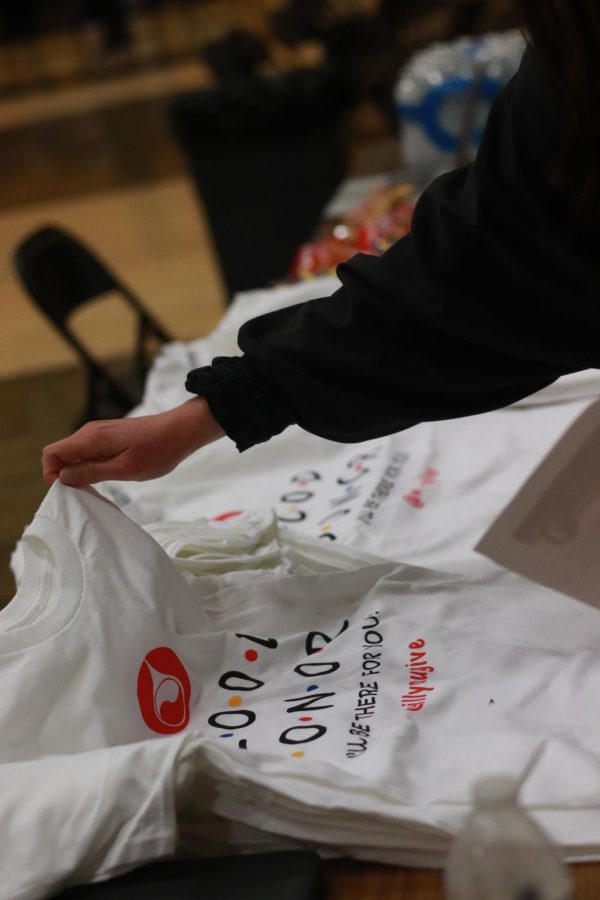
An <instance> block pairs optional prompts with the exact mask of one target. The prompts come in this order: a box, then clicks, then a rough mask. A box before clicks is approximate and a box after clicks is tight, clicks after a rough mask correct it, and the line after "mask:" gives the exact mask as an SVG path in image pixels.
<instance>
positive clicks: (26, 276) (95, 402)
mask: <svg viewBox="0 0 600 900" xmlns="http://www.w3.org/2000/svg"><path fill="white" fill-rule="evenodd" d="M14 264H15V269H16V272H17V274H18V276H19V277H20V279H21V281H22V283H23V285H24V287H25V288H26V290H27V292H28V293H29V295H30V296H31V297H32V299H33V300H34V301H35V303H36V304H37V305H38V306H39V307H40V309H41V310H42V311H43V312H44V313H45V314H46V316H48V318H49V319H50V321H51V322H52V324H53V325H54V326H55V327H56V328H57V329H58V330H59V331H60V333H61V334H62V335H63V337H64V338H65V339H66V340H67V341H68V342H69V344H70V345H71V346H72V347H73V349H74V350H75V351H76V352H77V354H78V355H79V357H80V358H81V360H82V361H83V363H84V365H85V368H86V371H87V404H86V408H85V412H84V414H83V416H82V419H81V422H80V423H78V424H83V422H86V421H90V420H92V419H98V418H102V410H103V409H105V408H106V405H107V403H108V404H109V409H110V414H111V415H123V414H124V413H126V412H127V411H128V410H129V409H131V407H132V406H135V404H136V403H138V402H139V399H140V396H141V390H142V388H143V383H144V379H145V376H146V373H147V371H148V368H149V364H150V359H149V354H148V344H149V340H150V339H151V338H153V339H157V340H159V341H161V342H162V341H170V340H172V338H171V336H170V335H169V334H168V333H167V331H165V329H164V328H163V327H162V325H160V324H159V323H158V322H157V321H156V320H155V319H154V318H153V317H152V316H151V314H150V313H149V312H148V311H147V310H146V309H145V308H144V306H143V305H142V303H141V302H140V300H139V299H138V298H137V297H136V296H135V294H133V293H132V291H131V290H130V289H129V288H128V287H127V286H126V285H125V284H123V282H122V281H120V280H119V279H118V278H117V277H116V276H115V275H114V274H113V273H112V272H111V271H110V269H108V268H107V267H106V266H105V265H104V263H102V262H101V261H100V260H99V259H98V257H97V256H95V254H94V253H93V252H92V251H91V250H90V249H89V248H88V247H86V246H85V245H84V244H82V243H81V242H80V241H79V240H78V239H77V238H75V237H73V236H72V235H70V234H69V233H68V232H66V231H64V230H63V229H62V228H57V227H55V226H48V227H44V228H40V229H39V230H37V231H35V232H34V233H33V234H31V235H29V236H28V237H26V238H25V239H24V240H23V241H22V242H21V243H20V244H19V245H18V247H17V248H16V250H15V252H14ZM113 292H116V293H118V294H120V295H121V297H122V299H123V301H124V302H125V303H126V304H127V305H128V306H129V307H130V308H131V309H132V310H133V312H134V313H135V314H136V317H137V323H136V325H137V336H136V341H135V346H134V353H133V359H132V362H133V374H134V385H133V386H132V384H131V382H130V381H129V380H122V379H120V378H117V377H116V376H115V375H114V374H112V373H111V372H110V371H109V369H108V368H107V366H106V365H105V364H103V363H102V362H101V361H100V360H98V359H97V358H96V356H95V355H94V354H93V352H92V351H91V350H88V349H87V347H85V346H84V345H83V344H82V343H81V341H80V340H79V338H78V337H77V336H76V335H75V334H74V332H73V330H72V328H71V327H70V325H69V320H70V317H71V315H72V313H74V312H75V310H76V309H77V308H78V307H80V306H81V305H82V304H84V303H87V302H88V301H90V300H95V299H97V298H98V297H101V296H102V295H104V294H108V293H113Z"/></svg>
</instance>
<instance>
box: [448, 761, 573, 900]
mask: <svg viewBox="0 0 600 900" xmlns="http://www.w3.org/2000/svg"><path fill="white" fill-rule="evenodd" d="M517 795H518V783H517V782H516V781H514V780H513V779H512V778H508V777H505V776H501V775H498V776H493V777H489V778H484V779H482V780H480V781H478V782H477V783H476V784H475V789H474V801H475V805H474V808H473V811H472V812H471V814H470V815H469V816H468V818H467V821H466V823H465V827H464V829H463V831H462V832H461V833H460V834H459V835H458V836H457V837H456V839H455V841H454V843H453V845H452V847H451V850H450V854H449V857H448V863H447V866H446V897H447V900H571V898H572V896H573V891H572V884H571V878H570V875H569V872H568V869H567V868H566V866H565V865H564V863H563V861H562V859H561V857H560V854H559V853H558V851H557V849H556V848H555V847H554V846H553V844H552V843H551V842H550V841H549V840H548V838H547V837H546V835H545V834H544V832H543V831H542V829H541V828H540V827H539V826H538V825H537V824H536V823H535V822H534V821H533V819H532V818H531V817H530V816H529V815H528V814H527V813H526V812H525V810H524V809H523V808H522V807H521V806H519V803H518V799H517Z"/></svg>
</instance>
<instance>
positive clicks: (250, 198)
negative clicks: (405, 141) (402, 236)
mask: <svg viewBox="0 0 600 900" xmlns="http://www.w3.org/2000/svg"><path fill="white" fill-rule="evenodd" d="M349 99H350V98H349V93H348V90H347V87H346V84H345V82H344V80H343V79H342V78H341V77H340V76H339V74H338V73H337V72H336V70H334V69H332V68H329V67H326V66H323V67H321V68H318V69H311V70H302V71H295V72H290V73H285V74H281V75H277V76H272V77H264V78H252V79H248V80H245V81H243V82H239V83H237V84H234V85H227V86H223V87H218V88H215V89H211V90H202V91H195V92H193V93H187V94H183V95H179V96H177V97H175V98H174V99H173V100H172V101H171V102H170V117H171V122H172V126H173V128H174V130H175V133H176V135H177V138H178V140H179V142H180V144H181V147H182V148H183V150H184V153H185V155H186V158H187V160H188V164H189V167H190V171H191V174H192V177H193V179H194V183H195V185H196V189H197V191H198V194H199V195H200V198H201V201H202V203H203V205H204V208H205V210H206V213H207V217H208V220H209V223H210V226H211V229H212V232H213V237H214V241H215V246H216V250H217V253H218V256H219V259H220V263H221V266H222V270H223V276H224V279H225V283H226V286H227V290H228V293H229V297H230V299H231V297H232V296H233V295H234V294H235V293H236V292H238V291H242V290H249V289H252V288H258V287H264V286H266V285H268V284H270V283H272V282H273V281H276V280H278V279H281V278H284V277H285V276H286V274H287V272H288V271H289V267H290V263H291V261H292V258H293V254H294V250H295V249H296V248H297V247H298V245H299V244H301V243H302V242H303V241H305V240H307V239H308V238H309V237H310V236H311V235H312V234H313V232H314V230H315V228H316V226H317V224H318V222H319V218H320V215H321V212H322V210H323V208H324V207H325V205H326V204H327V201H328V200H329V199H330V197H331V195H332V194H333V192H334V191H335V189H336V187H337V186H338V185H339V184H340V182H341V181H342V180H343V178H344V175H345V172H346V160H347V152H346V146H345V140H344V136H343V127H342V126H343V118H344V116H343V114H344V112H345V111H346V109H347V108H348V105H349Z"/></svg>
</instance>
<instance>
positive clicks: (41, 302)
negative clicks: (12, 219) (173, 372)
mask: <svg viewBox="0 0 600 900" xmlns="http://www.w3.org/2000/svg"><path fill="white" fill-rule="evenodd" d="M14 262H15V267H16V270H17V273H18V275H19V277H20V278H21V280H22V282H23V284H24V286H25V287H26V289H27V291H28V292H29V294H30V295H31V297H32V298H33V299H34V300H35V302H36V303H37V304H38V306H39V307H40V308H41V309H42V310H43V311H44V312H45V313H46V315H47V316H48V317H49V318H50V319H52V321H53V322H54V323H55V324H56V325H58V326H59V327H60V328H63V327H64V325H65V321H66V319H67V318H68V316H69V315H70V313H71V312H72V311H73V310H75V309H76V308H77V307H78V306H80V305H81V304H82V303H85V302H86V301H88V300H93V299H95V298H96V297H99V296H101V295H102V294H106V293H109V292H111V291H120V292H122V293H125V294H126V295H127V296H128V299H130V298H129V292H128V291H127V290H124V288H123V286H122V285H121V283H120V282H119V280H118V279H117V278H116V277H115V276H114V275H113V274H112V272H111V271H110V270H109V269H108V268H107V267H106V266H105V265H104V264H103V263H102V262H101V261H100V260H99V259H98V258H97V257H96V256H95V255H94V254H93V253H92V251H91V250H89V249H88V248H87V247H86V246H85V245H84V244H82V243H81V241H79V240H78V239H77V238H75V237H73V236H72V235H70V234H69V233H68V232H67V231H64V230H63V229H62V228H57V227H55V226H46V227H44V228H40V229H38V230H37V231H35V232H34V233H33V234H30V235H29V236H28V237H26V238H25V239H24V240H23V241H22V242H21V243H20V244H19V246H18V247H17V249H16V250H15V254H14ZM136 305H137V304H136Z"/></svg>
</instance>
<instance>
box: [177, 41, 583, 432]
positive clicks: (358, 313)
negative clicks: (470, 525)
mask: <svg viewBox="0 0 600 900" xmlns="http://www.w3.org/2000/svg"><path fill="white" fill-rule="evenodd" d="M560 140H561V115H560V110H559V106H558V104H557V103H556V102H555V100H554V98H553V94H552V91H551V89H550V87H549V84H548V82H547V78H546V75H545V72H544V70H543V68H542V66H541V64H540V63H539V61H538V60H537V58H536V56H535V51H532V50H529V51H528V52H527V53H526V54H525V57H524V60H523V63H522V64H521V68H520V70H519V72H518V73H517V75H516V76H515V78H514V79H513V80H512V81H511V82H510V83H509V85H508V86H507V87H506V88H505V89H504V91H503V92H502V93H501V94H500V96H499V98H498V99H497V101H496V103H495V104H494V106H493V108H492V111H491V113H490V117H489V120H488V125H487V128H486V131H485V134H484V138H483V141H482V144H481V147H480V151H479V153H478V156H477V159H476V160H475V162H474V163H473V164H472V165H471V166H467V167H465V168H463V169H459V170H456V171H454V172H451V173H449V174H447V175H443V176H442V177H440V178H438V179H437V180H436V181H434V182H433V183H432V185H431V186H430V187H429V188H428V189H427V190H426V191H425V192H424V194H423V195H422V197H421V198H420V200H419V202H418V204H417V207H416V210H415V214H414V219H413V226H412V233H411V234H410V235H409V236H408V237H406V238H404V239H403V240H401V241H399V242H398V243H397V244H395V245H394V246H393V247H392V248H391V249H390V250H388V251H387V253H385V254H384V255H383V256H382V257H380V258H375V257H370V256H365V255H358V256H355V257H354V258H353V259H352V260H351V261H350V262H348V263H346V264H344V265H342V266H340V267H339V269H338V274H339V277H340V279H341V282H342V285H343V286H342V287H341V288H340V290H338V291H337V292H336V293H335V294H334V295H333V296H332V297H330V298H324V299H321V300H312V301H309V302H308V303H304V304H301V305H299V306H295V307H291V308H289V309H283V310H279V311H277V312H273V313H270V314H268V315H265V316H260V317H259V318H256V319H253V320H252V321H250V322H248V323H247V324H246V325H244V326H243V327H242V328H241V330H240V333H239V345H240V347H241V349H242V350H243V351H244V353H245V356H244V357H243V358H241V359H240V358H233V359H231V360H228V359H220V360H219V361H218V362H217V363H216V366H215V367H207V368H204V369H198V370H195V371H194V372H192V373H190V375H189V376H188V381H187V387H188V390H191V391H193V392H195V393H201V394H205V395H206V397H207V400H208V402H209V404H210V405H211V408H212V410H213V413H214V415H215V417H216V418H217V419H218V420H219V421H220V423H221V424H222V426H223V427H224V428H225V430H226V432H227V433H228V434H229V435H230V437H232V438H233V439H234V440H235V441H236V443H237V445H238V447H239V448H240V449H245V448H246V447H248V446H251V445H252V444H253V443H257V442H258V441H261V440H267V439H268V438H269V437H270V436H271V435H272V434H275V433H277V432H279V431H281V430H282V429H283V428H284V427H286V425H287V424H291V423H292V422H297V423H298V424H299V425H300V426H301V427H303V428H304V429H306V430H307V431H310V432H313V433H315V434H318V435H321V436H322V437H326V438H330V439H332V440H336V441H349V442H352V441H361V440H366V439H368V438H373V437H378V436H380V435H383V434H390V433H392V432H395V431H400V430H402V429H404V428H407V427H409V426H410V425H413V424H415V423H417V422H420V421H426V420H436V419H446V418H454V417H457V416H466V415H471V414H474V413H478V412H483V411H486V410H491V409H496V408H499V407H502V406H505V405H507V404H509V403H511V402H514V401H516V400H518V399H520V398H521V397H524V396H526V395H527V394H530V393H533V392H535V391H537V390H539V389H540V388H542V387H544V386H546V385H548V384H550V383H551V382H552V381H554V380H555V379H556V378H557V377H558V376H559V375H561V374H565V373H567V372H572V371H577V370H579V369H583V368H588V367H595V366H598V365H600V277H599V271H600V270H599V265H598V256H599V253H598V248H599V247H600V245H599V244H598V243H597V241H598V238H600V230H599V231H598V232H597V233H594V234H592V232H591V229H589V228H588V229H586V230H583V229H582V228H580V227H578V226H577V225H576V224H575V222H576V219H575V216H574V212H573V207H572V204H571V201H570V199H569V197H568V196H566V195H565V193H564V192H563V191H562V190H561V189H559V188H558V187H554V186H553V184H554V182H553V179H552V170H553V168H555V167H556V164H557V160H558V155H559V150H560Z"/></svg>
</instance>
